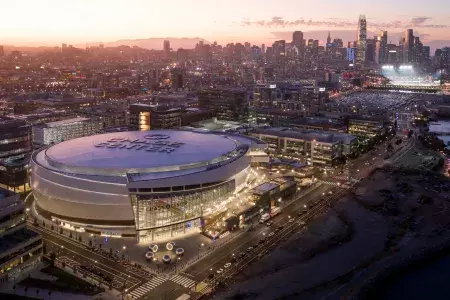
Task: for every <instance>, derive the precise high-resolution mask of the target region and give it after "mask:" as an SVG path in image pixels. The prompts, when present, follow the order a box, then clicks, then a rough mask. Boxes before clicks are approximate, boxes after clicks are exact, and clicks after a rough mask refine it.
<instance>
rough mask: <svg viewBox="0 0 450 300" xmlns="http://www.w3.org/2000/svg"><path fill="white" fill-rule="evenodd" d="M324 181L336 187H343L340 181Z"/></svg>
mask: <svg viewBox="0 0 450 300" xmlns="http://www.w3.org/2000/svg"><path fill="white" fill-rule="evenodd" d="M322 182H323V183H325V184H327V185H331V186H336V187H341V185H342V184H340V183H337V182H332V181H322Z"/></svg>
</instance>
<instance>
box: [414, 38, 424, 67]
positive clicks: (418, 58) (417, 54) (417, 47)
mask: <svg viewBox="0 0 450 300" xmlns="http://www.w3.org/2000/svg"><path fill="white" fill-rule="evenodd" d="M422 55H423V44H422V42H421V41H420V38H419V37H418V36H415V37H414V43H413V56H412V62H413V63H416V64H420V63H422V61H423V58H422Z"/></svg>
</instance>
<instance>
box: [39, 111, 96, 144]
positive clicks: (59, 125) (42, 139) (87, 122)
mask: <svg viewBox="0 0 450 300" xmlns="http://www.w3.org/2000/svg"><path fill="white" fill-rule="evenodd" d="M103 130H104V123H103V122H102V121H101V120H98V119H91V118H74V119H68V120H62V121H56V122H50V123H45V124H39V125H36V126H33V144H35V145H38V146H44V145H52V144H57V143H61V142H63V141H68V140H72V139H76V138H79V137H84V136H90V135H94V134H99V133H101V132H103Z"/></svg>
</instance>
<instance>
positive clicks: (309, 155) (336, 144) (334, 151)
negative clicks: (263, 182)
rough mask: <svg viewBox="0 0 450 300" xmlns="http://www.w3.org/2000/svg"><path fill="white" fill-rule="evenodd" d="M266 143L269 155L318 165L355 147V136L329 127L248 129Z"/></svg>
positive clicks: (331, 161) (336, 160)
mask: <svg viewBox="0 0 450 300" xmlns="http://www.w3.org/2000/svg"><path fill="white" fill-rule="evenodd" d="M250 135H251V136H254V137H257V138H258V139H260V140H261V141H263V142H266V143H267V144H268V151H269V155H270V156H272V157H273V158H278V159H284V160H291V161H292V160H293V161H299V162H303V163H306V164H308V165H311V166H314V167H319V168H325V169H326V168H331V167H333V166H335V165H337V164H339V163H340V159H341V158H342V157H343V156H344V155H349V154H351V153H353V152H354V151H355V150H356V143H357V139H356V137H355V136H352V135H349V134H346V133H338V132H329V131H318V130H300V129H287V128H274V127H271V128H258V129H255V130H253V131H252V132H251V133H250Z"/></svg>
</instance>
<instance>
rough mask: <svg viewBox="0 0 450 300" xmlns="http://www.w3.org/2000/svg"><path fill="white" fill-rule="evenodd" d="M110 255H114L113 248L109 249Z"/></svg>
mask: <svg viewBox="0 0 450 300" xmlns="http://www.w3.org/2000/svg"><path fill="white" fill-rule="evenodd" d="M109 254H111V255H112V254H113V248H112V247H111V248H109Z"/></svg>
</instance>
